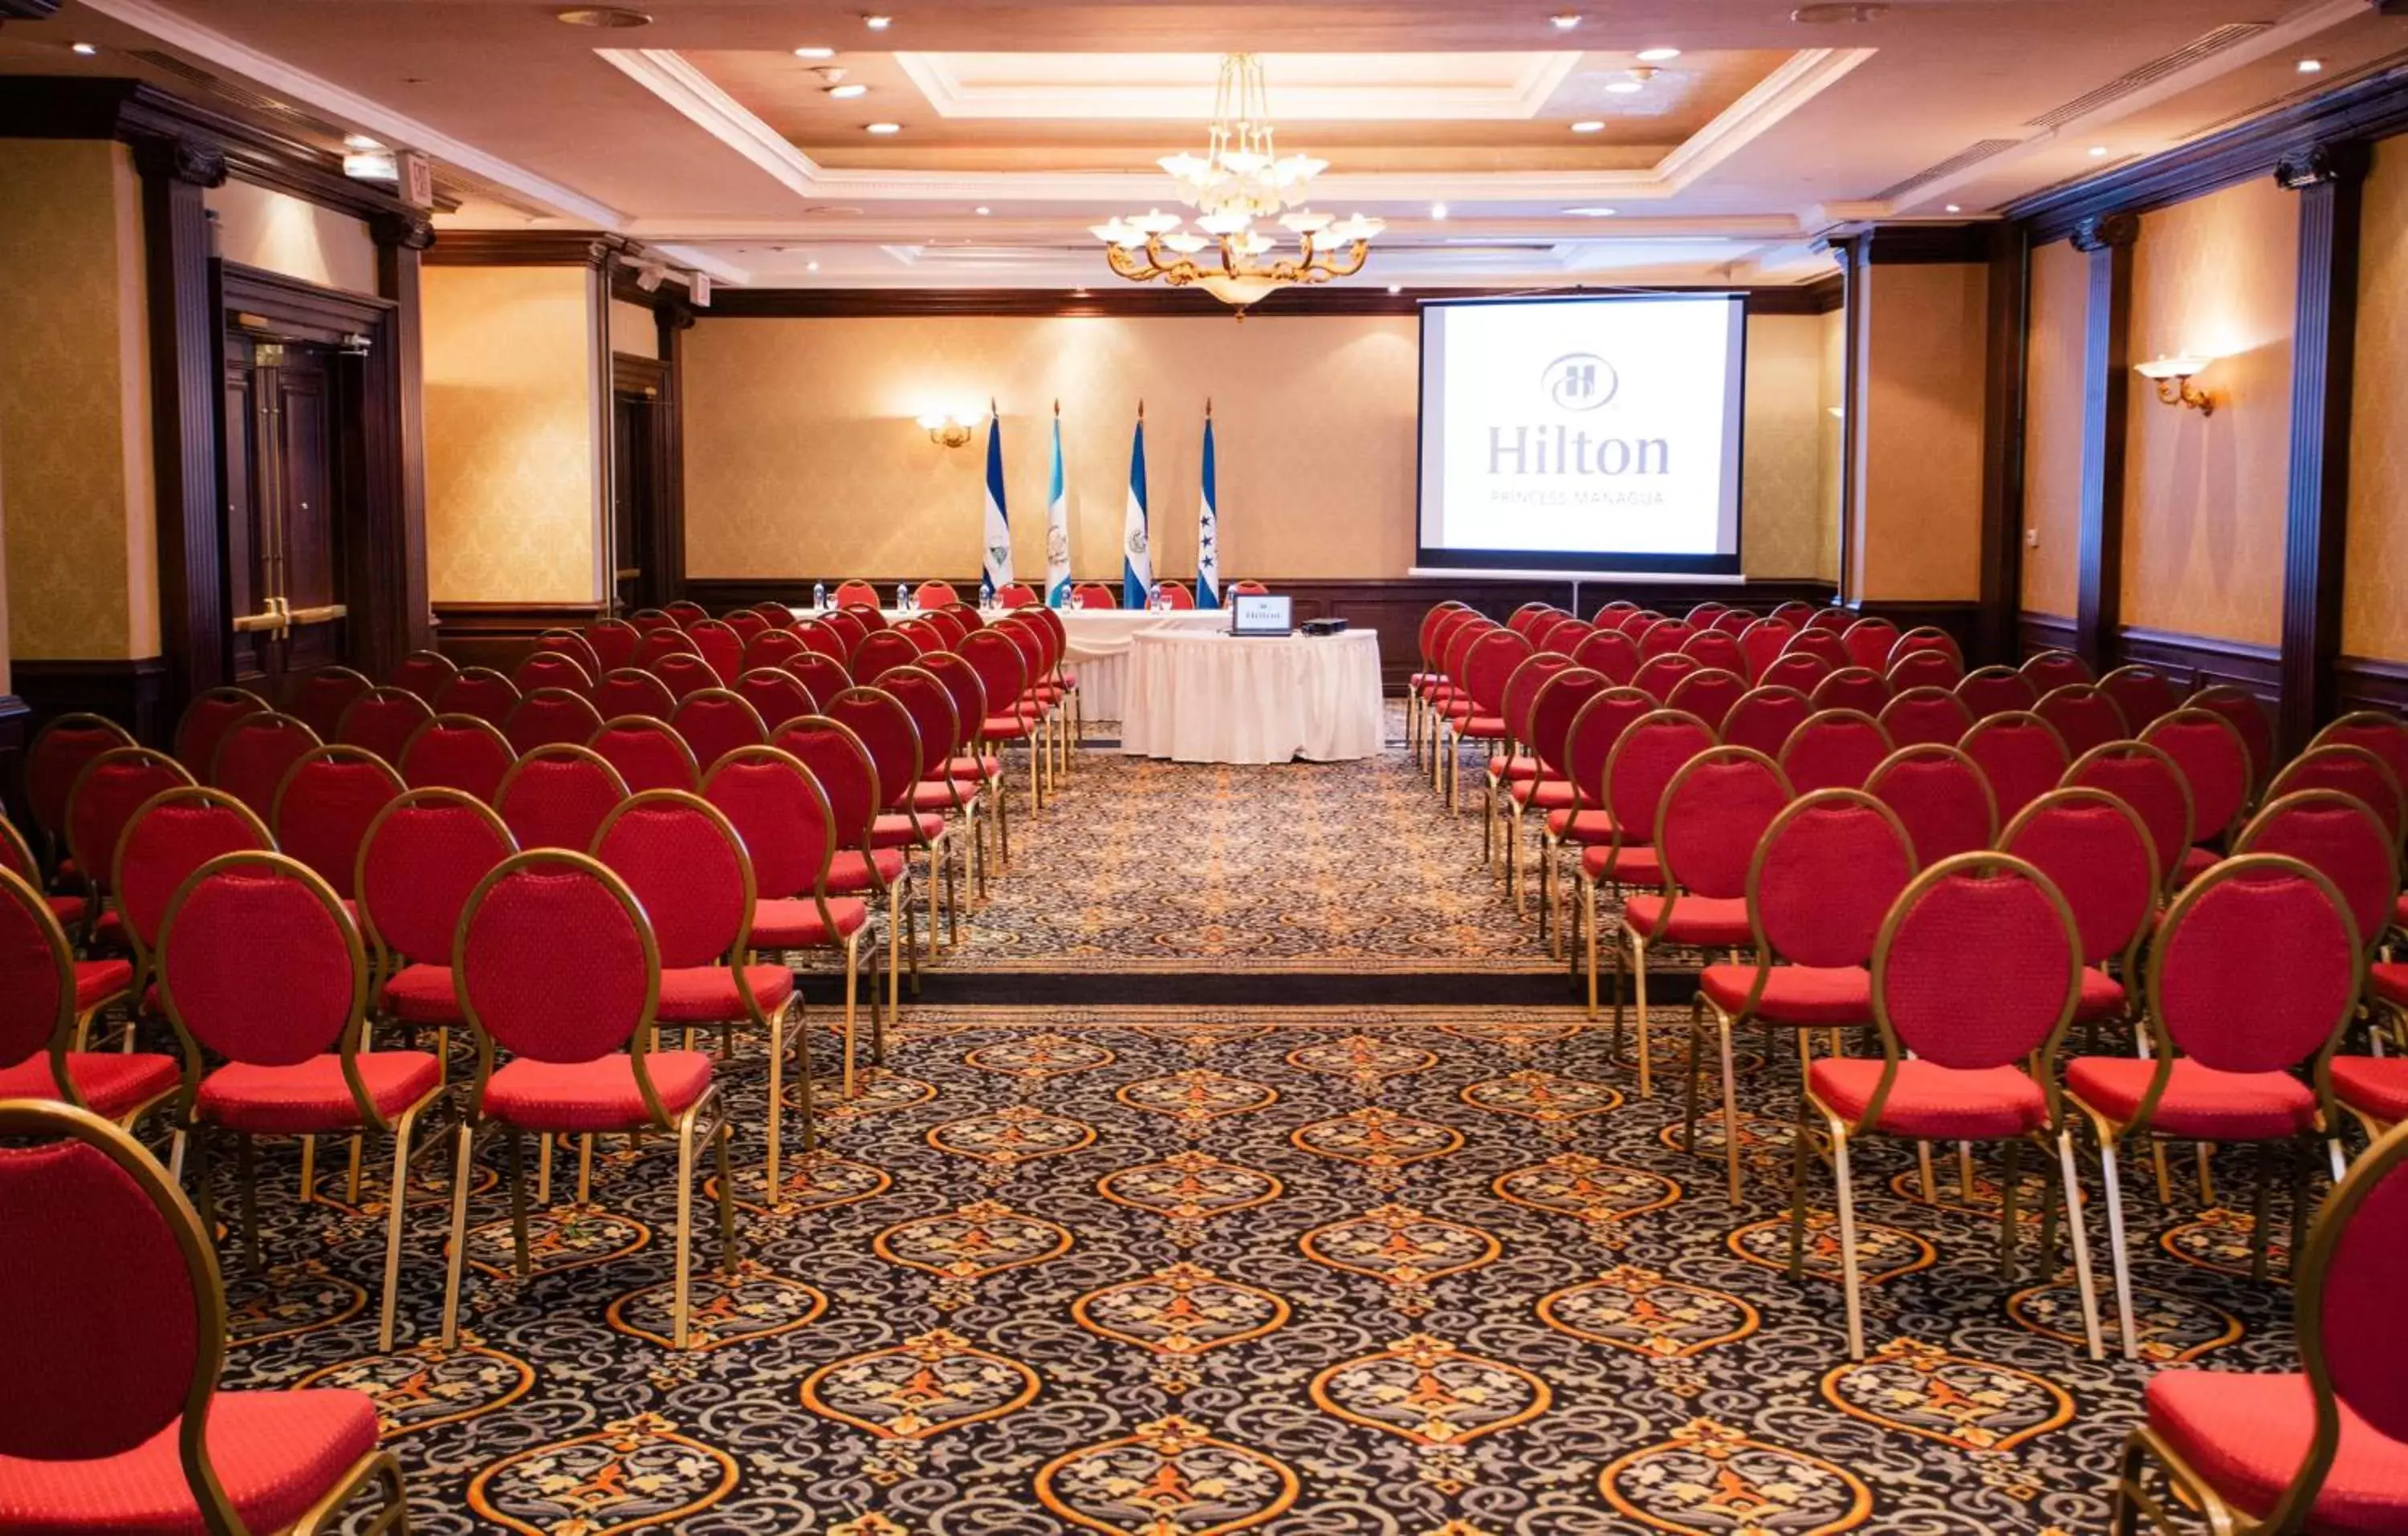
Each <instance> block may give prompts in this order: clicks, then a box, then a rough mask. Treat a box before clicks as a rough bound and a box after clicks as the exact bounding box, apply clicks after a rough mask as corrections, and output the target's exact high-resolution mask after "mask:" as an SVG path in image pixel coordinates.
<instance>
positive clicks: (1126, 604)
mask: <svg viewBox="0 0 2408 1536" xmlns="http://www.w3.org/2000/svg"><path fill="white" fill-rule="evenodd" d="M1152 596H1154V555H1153V553H1152V552H1151V551H1149V550H1148V549H1147V548H1146V541H1145V402H1144V401H1142V400H1140V401H1139V402H1138V404H1137V436H1136V438H1133V439H1132V440H1131V441H1130V443H1129V489H1128V515H1127V516H1126V517H1125V518H1124V519H1122V521H1121V606H1122V607H1123V608H1143V607H1144V606H1145V605H1146V600H1147V599H1148V598H1150V597H1152Z"/></svg>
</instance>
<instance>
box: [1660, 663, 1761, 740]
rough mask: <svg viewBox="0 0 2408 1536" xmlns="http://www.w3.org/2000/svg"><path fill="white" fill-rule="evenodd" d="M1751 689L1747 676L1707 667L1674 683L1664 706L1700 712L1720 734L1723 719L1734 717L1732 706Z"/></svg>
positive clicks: (1690, 712) (1701, 716)
mask: <svg viewBox="0 0 2408 1536" xmlns="http://www.w3.org/2000/svg"><path fill="white" fill-rule="evenodd" d="M1748 691H1749V690H1748V686H1747V682H1746V680H1745V679H1743V678H1742V677H1741V676H1740V675H1739V674H1738V673H1737V672H1728V671H1725V670H1724V669H1723V668H1719V667H1703V668H1699V669H1698V670H1697V671H1694V672H1691V673H1690V674H1689V675H1688V676H1687V677H1684V678H1683V679H1682V680H1681V681H1680V682H1676V683H1674V684H1673V685H1672V691H1671V693H1670V695H1668V696H1666V697H1665V700H1664V707H1665V708H1666V709H1668V710H1679V711H1683V712H1684V713H1687V714H1693V715H1696V716H1697V717H1698V718H1699V719H1700V720H1702V721H1704V722H1705V723H1706V725H1708V727H1709V728H1711V729H1712V730H1713V732H1714V734H1715V735H1717V736H1720V735H1721V734H1722V729H1723V723H1724V722H1725V721H1727V719H1729V718H1730V712H1731V710H1732V709H1733V708H1734V707H1735V706H1736V705H1737V704H1738V703H1739V701H1740V700H1741V699H1742V698H1744V697H1745V696H1747V694H1748Z"/></svg>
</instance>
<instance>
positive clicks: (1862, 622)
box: [1840, 619, 1898, 677]
mask: <svg viewBox="0 0 2408 1536" xmlns="http://www.w3.org/2000/svg"><path fill="white" fill-rule="evenodd" d="M1840 643H1841V644H1842V646H1845V647H1846V648H1847V652H1848V664H1849V665H1850V666H1852V667H1861V668H1865V669H1866V670H1867V671H1869V672H1871V673H1872V674H1873V675H1874V676H1876V677H1878V676H1880V675H1881V674H1882V673H1883V672H1885V671H1887V670H1888V669H1889V653H1890V651H1891V649H1892V648H1893V647H1895V646H1896V645H1897V644H1898V625H1896V624H1892V623H1890V622H1889V621H1888V620H1887V619H1858V620H1857V621H1856V623H1854V624H1850V625H1848V626H1847V627H1846V628H1845V629H1842V631H1840Z"/></svg>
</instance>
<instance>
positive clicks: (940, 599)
mask: <svg viewBox="0 0 2408 1536" xmlns="http://www.w3.org/2000/svg"><path fill="white" fill-rule="evenodd" d="M961 600H962V595H961V594H960V593H958V592H956V591H954V590H953V583H952V582H951V581H923V582H921V583H920V584H919V585H918V586H916V587H913V588H912V589H911V606H912V607H913V608H922V609H926V608H944V607H947V606H949V605H951V604H953V603H958V602H960V601H961Z"/></svg>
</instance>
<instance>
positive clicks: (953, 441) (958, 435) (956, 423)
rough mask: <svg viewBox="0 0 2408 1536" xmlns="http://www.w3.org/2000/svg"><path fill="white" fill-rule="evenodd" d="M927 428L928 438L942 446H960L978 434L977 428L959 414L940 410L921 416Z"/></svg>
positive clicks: (921, 421) (921, 422) (921, 420)
mask: <svg viewBox="0 0 2408 1536" xmlns="http://www.w3.org/2000/svg"><path fill="white" fill-rule="evenodd" d="M919 422H920V424H921V426H923V427H925V428H926V429H927V433H928V440H929V441H930V442H932V443H935V444H937V445H938V446H939V447H940V448H960V447H962V446H964V445H965V444H967V443H968V441H969V440H970V438H973V437H975V436H977V429H976V428H974V427H972V426H971V425H970V423H968V422H966V421H963V420H962V419H961V418H960V417H958V416H953V415H950V414H947V413H945V412H941V411H938V412H932V413H930V414H928V415H925V416H923V417H921V418H919Z"/></svg>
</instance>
